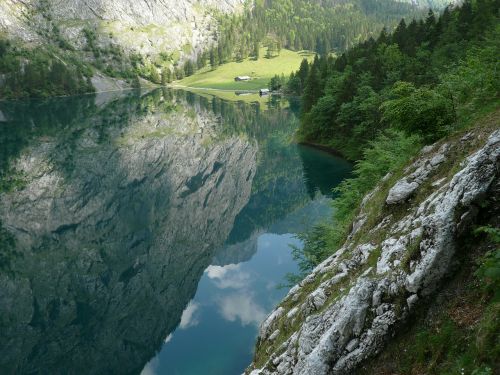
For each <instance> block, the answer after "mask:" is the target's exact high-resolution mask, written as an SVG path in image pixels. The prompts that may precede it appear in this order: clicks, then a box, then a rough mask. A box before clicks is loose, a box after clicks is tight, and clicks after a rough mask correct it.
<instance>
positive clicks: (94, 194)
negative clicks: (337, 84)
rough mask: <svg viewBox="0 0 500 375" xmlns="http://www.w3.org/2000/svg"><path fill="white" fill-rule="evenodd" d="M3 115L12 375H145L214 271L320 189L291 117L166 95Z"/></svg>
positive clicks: (0, 274) (82, 101) (3, 280)
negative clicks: (307, 175) (296, 143)
mask: <svg viewBox="0 0 500 375" xmlns="http://www.w3.org/2000/svg"><path fill="white" fill-rule="evenodd" d="M0 111H1V116H0V120H2V122H0V177H1V179H2V183H1V184H0V267H1V271H0V285H1V286H2V287H1V288H0V352H1V353H2V355H1V357H0V368H1V369H2V373H6V374H11V373H12V374H14V373H16V374H18V373H20V374H30V373H47V374H48V373H50V374H81V373H85V374H104V373H106V374H116V373H120V374H121V373H131V374H136V373H140V372H141V370H142V369H143V367H144V365H145V364H146V363H147V362H148V361H149V360H150V359H151V358H152V357H153V356H154V355H155V353H156V352H157V350H159V349H160V347H161V345H162V343H163V342H164V340H165V338H166V337H168V335H169V334H170V333H171V332H172V331H173V330H174V329H175V328H176V327H177V326H178V325H179V324H183V323H182V322H181V317H182V314H183V311H185V310H186V306H188V304H189V301H190V300H191V299H192V298H193V297H194V295H195V293H196V290H197V285H198V282H199V280H200V278H201V277H202V275H203V273H204V271H205V270H206V269H207V267H208V266H210V265H211V264H214V267H217V266H222V265H226V264H230V263H239V262H240V261H241V260H242V259H249V258H251V257H252V254H253V252H252V251H253V250H252V249H253V248H254V247H255V246H253V245H252V244H251V243H250V244H249V241H250V242H251V239H252V238H253V236H254V234H255V233H257V232H258V231H259V230H261V229H262V228H267V227H269V226H271V225H273V224H274V223H278V222H280V221H282V219H284V218H285V217H287V215H288V214H290V213H291V212H293V211H295V210H297V209H298V208H300V207H303V206H305V205H306V203H307V202H308V201H310V195H311V189H314V188H311V184H314V182H311V181H309V182H308V183H307V185H306V183H305V181H304V173H303V168H302V164H301V158H300V155H299V153H298V151H297V148H296V147H290V146H289V139H290V135H291V134H292V133H293V130H294V129H295V127H296V119H295V117H294V116H293V114H291V113H290V112H289V111H286V110H279V109H275V110H269V111H266V112H261V111H260V109H259V107H257V106H248V105H245V104H229V103H225V102H223V101H220V100H218V99H207V98H203V97H198V96H195V95H193V94H189V93H184V92H172V91H166V90H164V91H161V90H159V91H155V92H153V93H150V94H147V95H144V96H142V97H139V96H135V95H126V96H121V97H116V98H115V97H102V96H100V97H98V98H93V97H81V98H69V99H58V100H52V101H49V102H45V103H38V102H31V103H0ZM347 172H348V166H345V171H342V172H341V173H347ZM318 190H321V191H324V186H321V187H320V186H318ZM245 249H246V250H245ZM213 259H215V260H214V261H213ZM212 271H213V269H212ZM184 324H185V323H184Z"/></svg>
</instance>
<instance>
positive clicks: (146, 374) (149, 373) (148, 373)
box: [141, 358, 159, 375]
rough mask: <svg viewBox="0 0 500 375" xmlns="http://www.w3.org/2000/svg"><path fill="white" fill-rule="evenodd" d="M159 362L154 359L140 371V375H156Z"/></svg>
mask: <svg viewBox="0 0 500 375" xmlns="http://www.w3.org/2000/svg"><path fill="white" fill-rule="evenodd" d="M158 365H159V360H158V358H154V359H153V360H151V361H150V362H149V363H148V364H147V365H146V366H145V367H144V369H143V370H142V371H141V375H156V373H157V371H158Z"/></svg>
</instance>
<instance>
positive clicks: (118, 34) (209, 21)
mask: <svg viewBox="0 0 500 375" xmlns="http://www.w3.org/2000/svg"><path fill="white" fill-rule="evenodd" d="M46 3H47V4H48V5H49V8H48V11H49V12H50V13H51V18H52V19H53V20H54V22H56V23H58V24H60V25H61V27H60V29H61V31H62V32H63V33H64V36H65V37H66V38H67V39H69V40H70V41H72V43H73V44H75V45H76V46H83V44H84V37H83V35H82V33H81V30H82V29H83V27H89V28H91V29H95V30H96V31H97V34H98V35H100V36H101V37H102V38H103V42H104V40H106V42H107V43H112V44H118V45H120V46H122V47H123V48H124V49H125V50H126V51H134V52H139V53H141V54H143V55H144V56H146V55H158V54H159V53H161V52H168V51H176V50H177V51H181V53H183V52H182V51H184V52H188V53H189V54H191V53H192V52H193V51H194V52H195V53H196V51H200V50H202V49H205V48H206V47H207V46H208V45H211V44H212V43H214V40H215V36H216V33H217V25H216V22H215V18H214V16H213V13H214V12H213V11H219V12H224V13H233V12H239V11H241V10H242V9H243V5H244V0H224V1H215V0H115V1H109V0H48V1H47V2H46ZM40 4H41V2H40V0H27V1H22V2H21V1H16V0H3V1H2V2H0V30H2V29H3V31H6V32H8V33H10V34H11V35H14V36H17V37H20V38H22V39H23V40H25V41H28V42H33V41H35V42H36V41H37V40H38V39H39V36H38V35H37V30H39V29H40V25H41V24H43V22H44V20H43V19H41V18H40V14H39V13H40V12H39V11H36V9H37V7H38V6H39V5H40ZM109 35H112V40H108V39H109V37H108V36H109ZM186 48H187V49H188V50H189V51H186Z"/></svg>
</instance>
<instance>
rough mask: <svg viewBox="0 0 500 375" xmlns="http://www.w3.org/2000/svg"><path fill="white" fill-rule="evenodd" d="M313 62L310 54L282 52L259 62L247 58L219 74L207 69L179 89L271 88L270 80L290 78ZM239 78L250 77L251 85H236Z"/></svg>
mask: <svg viewBox="0 0 500 375" xmlns="http://www.w3.org/2000/svg"><path fill="white" fill-rule="evenodd" d="M265 54H266V50H265V48H262V49H261V51H260V55H261V56H265ZM304 58H307V59H312V58H313V54H312V53H310V52H305V51H301V52H293V51H290V50H282V51H281V53H280V55H279V56H276V57H273V58H270V59H268V58H265V57H261V58H259V59H258V60H254V59H253V58H247V59H245V60H243V61H241V62H230V63H228V64H224V65H221V66H219V67H218V68H217V69H216V70H211V69H210V68H204V69H202V70H199V71H198V72H197V73H195V74H194V75H192V76H190V77H187V78H184V79H183V80H181V81H177V82H175V84H176V85H178V86H187V87H195V88H204V89H207V88H210V89H219V90H234V91H238V90H241V91H245V90H259V89H261V88H265V87H267V84H268V82H269V80H270V79H271V78H272V77H274V76H275V75H276V74H278V75H281V74H284V75H285V76H289V75H290V73H291V72H293V71H294V70H296V69H297V67H298V66H299V65H300V63H301V61H302V60H303V59H304ZM236 76H250V77H252V80H251V81H248V82H235V81H234V78H235V77H236Z"/></svg>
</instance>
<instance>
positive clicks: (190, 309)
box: [167, 301, 200, 339]
mask: <svg viewBox="0 0 500 375" xmlns="http://www.w3.org/2000/svg"><path fill="white" fill-rule="evenodd" d="M199 307H200V305H198V304H197V303H195V302H193V301H191V302H189V304H188V305H187V307H186V308H185V309H184V311H183V312H182V317H181V323H180V324H179V328H180V329H188V328H190V327H195V326H197V325H198V324H199V323H200V322H199V320H198V319H197V315H198V314H196V312H197V310H198V308H199ZM167 339H168V337H167Z"/></svg>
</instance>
